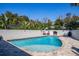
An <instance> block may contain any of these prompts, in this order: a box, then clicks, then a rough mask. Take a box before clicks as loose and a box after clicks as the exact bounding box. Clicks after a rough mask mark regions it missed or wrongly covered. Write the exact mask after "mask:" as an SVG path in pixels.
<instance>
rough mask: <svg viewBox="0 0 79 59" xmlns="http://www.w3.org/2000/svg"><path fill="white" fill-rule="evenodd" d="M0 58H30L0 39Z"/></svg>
mask: <svg viewBox="0 0 79 59" xmlns="http://www.w3.org/2000/svg"><path fill="white" fill-rule="evenodd" d="M0 56H31V55H30V54H28V53H26V52H24V51H23V50H21V49H19V48H17V47H15V46H13V45H12V44H10V43H8V42H6V41H5V40H3V39H2V37H0Z"/></svg>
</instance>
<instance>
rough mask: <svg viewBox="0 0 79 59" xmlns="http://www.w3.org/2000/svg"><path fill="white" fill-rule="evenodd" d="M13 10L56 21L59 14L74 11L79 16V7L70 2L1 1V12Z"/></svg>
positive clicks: (29, 15) (36, 17)
mask: <svg viewBox="0 0 79 59" xmlns="http://www.w3.org/2000/svg"><path fill="white" fill-rule="evenodd" d="M6 11H11V12H13V13H17V14H19V15H26V16H28V17H29V18H30V19H40V20H41V19H42V18H46V17H47V18H49V19H51V20H52V21H54V20H55V19H56V18H57V17H59V16H65V14H66V13H72V14H75V15H78V16H79V7H73V6H71V5H70V4H68V3H2V4H1V3H0V13H4V12H6Z"/></svg>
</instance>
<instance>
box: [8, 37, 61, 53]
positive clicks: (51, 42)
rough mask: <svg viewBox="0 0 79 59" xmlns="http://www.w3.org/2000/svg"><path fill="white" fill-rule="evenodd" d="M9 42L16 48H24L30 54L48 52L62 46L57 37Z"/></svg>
mask: <svg viewBox="0 0 79 59" xmlns="http://www.w3.org/2000/svg"><path fill="white" fill-rule="evenodd" d="M9 42H10V43H12V44H13V45H15V46H17V47H20V48H26V50H28V51H32V52H34V51H36V52H50V51H54V50H56V49H58V48H60V47H61V46H62V42H61V40H60V39H59V38H58V37H57V36H43V37H33V38H23V39H14V40H10V41H9Z"/></svg>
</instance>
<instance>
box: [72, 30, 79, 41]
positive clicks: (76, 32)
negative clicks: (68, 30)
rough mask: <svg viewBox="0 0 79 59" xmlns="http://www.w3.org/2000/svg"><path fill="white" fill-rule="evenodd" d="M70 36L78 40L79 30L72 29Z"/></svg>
mask: <svg viewBox="0 0 79 59" xmlns="http://www.w3.org/2000/svg"><path fill="white" fill-rule="evenodd" d="M72 37H74V38H76V39H78V40H79V30H72Z"/></svg>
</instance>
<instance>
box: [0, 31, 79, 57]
mask: <svg viewBox="0 0 79 59" xmlns="http://www.w3.org/2000/svg"><path fill="white" fill-rule="evenodd" d="M36 33H37V34H36ZM0 35H1V36H3V39H4V40H5V41H6V42H7V40H12V39H19V38H28V37H37V36H43V34H42V33H41V31H29V30H28V31H18V30H17V31H14V32H13V31H11V30H10V31H7V30H5V31H4V30H1V31H0ZM59 38H60V40H61V41H62V43H63V45H62V47H60V48H59V49H58V50H56V51H52V52H41V53H40V52H29V51H27V49H26V48H21V49H22V50H23V51H25V52H27V53H29V54H31V55H33V56H77V55H79V52H77V51H76V50H74V49H72V47H75V48H79V41H78V40H75V39H73V38H70V37H59ZM1 44H2V43H1Z"/></svg>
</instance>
